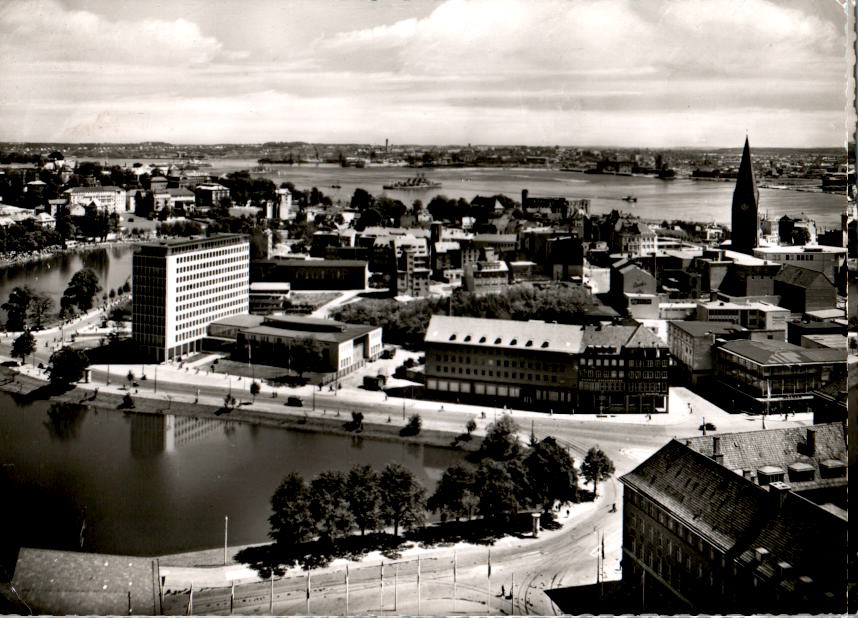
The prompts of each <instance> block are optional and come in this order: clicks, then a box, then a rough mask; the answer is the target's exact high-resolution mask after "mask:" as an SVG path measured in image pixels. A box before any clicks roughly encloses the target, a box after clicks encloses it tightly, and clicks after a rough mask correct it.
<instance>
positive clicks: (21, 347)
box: [11, 330, 36, 363]
mask: <svg viewBox="0 0 858 618" xmlns="http://www.w3.org/2000/svg"><path fill="white" fill-rule="evenodd" d="M35 351H36V338H35V337H33V335H32V334H31V333H30V331H28V330H25V331H24V332H23V333H21V334H20V335H18V337H16V338H15V341H13V342H12V352H11V354H12V358H20V359H21V362H22V363H23V362H24V360H25V359H26V358H27V357H28V356H29V355H30V354H32V353H33V352H35Z"/></svg>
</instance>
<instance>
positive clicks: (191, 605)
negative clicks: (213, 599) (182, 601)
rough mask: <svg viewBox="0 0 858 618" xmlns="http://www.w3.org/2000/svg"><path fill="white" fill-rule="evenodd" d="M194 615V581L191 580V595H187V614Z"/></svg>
mask: <svg viewBox="0 0 858 618" xmlns="http://www.w3.org/2000/svg"><path fill="white" fill-rule="evenodd" d="M193 615H194V582H191V596H190V597H188V616H193Z"/></svg>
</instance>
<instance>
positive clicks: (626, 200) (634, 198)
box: [622, 195, 638, 202]
mask: <svg viewBox="0 0 858 618" xmlns="http://www.w3.org/2000/svg"><path fill="white" fill-rule="evenodd" d="M622 199H623V201H625V202H637V201H638V198H636V197H635V196H634V195H627V196H626V197H624V198H622Z"/></svg>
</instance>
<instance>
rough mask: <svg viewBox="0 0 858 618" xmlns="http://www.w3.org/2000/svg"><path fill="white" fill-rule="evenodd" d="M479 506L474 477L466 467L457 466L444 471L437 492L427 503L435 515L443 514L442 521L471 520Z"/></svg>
mask: <svg viewBox="0 0 858 618" xmlns="http://www.w3.org/2000/svg"><path fill="white" fill-rule="evenodd" d="M476 504H477V495H476V494H475V489H474V475H473V473H472V472H471V471H470V470H468V469H467V468H466V467H465V466H463V465H460V464H457V465H454V466H450V467H449V468H447V469H446V470H445V471H444V474H443V475H442V476H441V480H440V481H438V485H437V486H436V488H435V492H434V493H433V494H432V495H431V496H430V497H429V500H428V501H427V503H426V506H427V508H428V509H429V510H430V511H432V512H433V513H440V514H441V521H445V520H447V519H449V518H455V520H456V521H458V520H459V518H461V517H467V518H468V519H470V518H471V516H472V515H473V512H474V507H475V506H476Z"/></svg>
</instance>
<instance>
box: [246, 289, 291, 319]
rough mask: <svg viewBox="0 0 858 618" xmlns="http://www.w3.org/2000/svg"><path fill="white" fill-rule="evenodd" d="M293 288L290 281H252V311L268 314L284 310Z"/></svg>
mask: <svg viewBox="0 0 858 618" xmlns="http://www.w3.org/2000/svg"><path fill="white" fill-rule="evenodd" d="M291 290H292V288H291V286H290V285H289V284H288V283H279V282H278V283H251V284H250V296H249V300H250V313H256V314H260V315H268V314H269V313H276V312H278V311H283V310H284V309H285V308H286V307H287V306H288V304H289V293H290V292H291Z"/></svg>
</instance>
